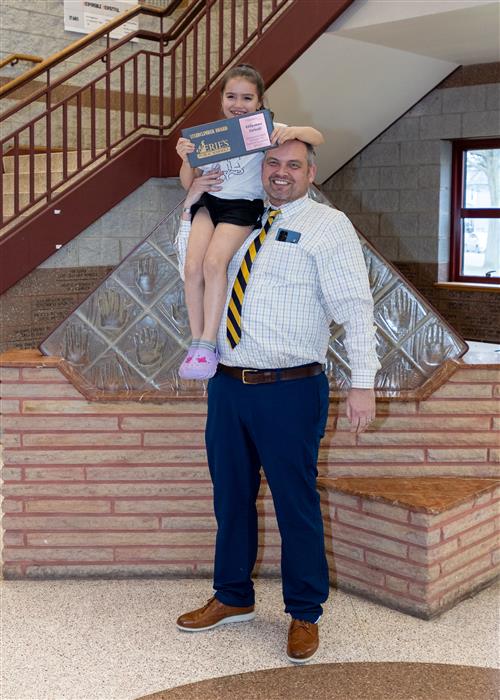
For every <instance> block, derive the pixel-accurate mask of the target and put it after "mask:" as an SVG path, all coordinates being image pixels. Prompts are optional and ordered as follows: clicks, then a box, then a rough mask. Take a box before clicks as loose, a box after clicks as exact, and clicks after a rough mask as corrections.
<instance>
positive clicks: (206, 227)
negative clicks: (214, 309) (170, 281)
mask: <svg viewBox="0 0 500 700" xmlns="http://www.w3.org/2000/svg"><path fill="white" fill-rule="evenodd" d="M213 234H214V225H213V222H212V219H211V218H210V216H209V214H208V212H207V210H206V209H205V208H204V207H203V208H201V209H198V211H197V212H196V215H195V217H194V219H193V223H192V226H191V232H190V234H189V239H188V246H187V251H186V262H185V264H184V291H185V295H186V307H187V311H188V316H189V325H190V327H191V335H192V336H193V338H201V335H202V333H203V325H204V315H203V296H204V290H205V283H204V278H203V260H204V258H205V255H206V252H207V249H208V247H209V244H210V241H211V239H212V236H213Z"/></svg>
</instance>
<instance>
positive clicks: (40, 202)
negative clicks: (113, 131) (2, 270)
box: [2, 151, 95, 233]
mask: <svg viewBox="0 0 500 700" xmlns="http://www.w3.org/2000/svg"><path fill="white" fill-rule="evenodd" d="M81 157H82V160H83V167H85V165H86V164H87V163H88V162H90V160H91V152H90V151H82V153H81ZM48 160H49V163H48V162H47V161H48ZM16 162H17V164H16ZM47 165H49V167H50V181H51V182H52V184H53V187H54V194H55V195H58V194H61V193H62V192H63V191H64V189H65V188H67V187H68V186H69V183H67V182H66V176H72V175H74V174H75V173H77V172H78V171H79V170H81V168H80V167H79V165H78V154H77V152H76V151H67V152H66V154H64V153H63V152H61V151H52V152H51V154H50V158H48V157H47V154H46V153H34V154H31V155H22V154H20V155H19V156H18V157H17V158H15V157H14V156H13V155H6V156H4V158H3V169H4V172H3V174H2V188H3V213H4V217H5V218H6V219H11V221H8V222H7V223H6V224H5V226H4V229H5V231H8V230H9V228H11V227H12V226H14V225H16V224H17V223H18V221H17V219H18V218H19V219H27V218H28V217H30V216H33V214H34V213H35V212H36V211H38V210H39V209H40V208H41V207H43V206H44V205H45V203H46V197H45V194H46V191H47ZM92 165H93V164H92ZM92 165H90V166H89V167H92ZM94 167H95V165H94ZM16 170H17V172H16ZM16 183H17V185H16ZM16 210H17V211H18V212H19V213H18V214H17V216H16ZM5 231H4V230H2V233H4V232H5Z"/></svg>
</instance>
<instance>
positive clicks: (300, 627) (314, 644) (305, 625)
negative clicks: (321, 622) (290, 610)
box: [286, 620, 319, 664]
mask: <svg viewBox="0 0 500 700" xmlns="http://www.w3.org/2000/svg"><path fill="white" fill-rule="evenodd" d="M318 647H319V634H318V625H317V624H315V623H314V622H307V621H306V620H292V622H291V624H290V629H289V630H288V645H287V648H286V655H287V657H288V659H289V661H291V662H292V663H294V664H305V663H307V662H308V661H310V660H311V659H312V658H313V656H314V655H315V653H316V652H317V650H318Z"/></svg>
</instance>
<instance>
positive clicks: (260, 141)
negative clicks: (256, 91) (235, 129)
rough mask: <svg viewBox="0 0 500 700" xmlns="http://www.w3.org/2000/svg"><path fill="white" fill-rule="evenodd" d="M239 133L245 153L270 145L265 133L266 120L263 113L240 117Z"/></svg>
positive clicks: (267, 134)
mask: <svg viewBox="0 0 500 700" xmlns="http://www.w3.org/2000/svg"><path fill="white" fill-rule="evenodd" d="M239 121H240V127H241V133H242V135H243V142H244V144H245V148H246V150H247V151H255V150H257V149H259V148H266V147H268V146H270V145H271V141H270V139H269V133H268V131H267V125H266V118H265V116H264V114H263V113H257V114H252V115H250V116H249V117H240V120H239Z"/></svg>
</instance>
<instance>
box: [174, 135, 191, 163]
mask: <svg viewBox="0 0 500 700" xmlns="http://www.w3.org/2000/svg"><path fill="white" fill-rule="evenodd" d="M175 150H176V151H177V155H178V156H179V157H180V158H182V161H183V162H184V163H189V161H188V153H193V151H194V143H193V142H192V141H190V140H189V139H185V138H182V137H181V138H180V139H179V140H178V141H177V145H176V147H175Z"/></svg>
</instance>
